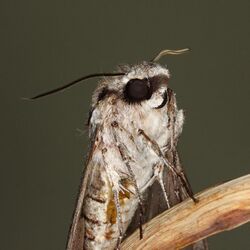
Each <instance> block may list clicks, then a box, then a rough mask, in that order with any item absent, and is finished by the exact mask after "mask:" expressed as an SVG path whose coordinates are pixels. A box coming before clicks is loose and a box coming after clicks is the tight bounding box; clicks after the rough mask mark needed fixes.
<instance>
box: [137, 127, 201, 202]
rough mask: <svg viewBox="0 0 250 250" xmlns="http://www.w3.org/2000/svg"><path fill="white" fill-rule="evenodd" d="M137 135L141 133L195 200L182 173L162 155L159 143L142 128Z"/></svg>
mask: <svg viewBox="0 0 250 250" xmlns="http://www.w3.org/2000/svg"><path fill="white" fill-rule="evenodd" d="M138 132H139V135H142V136H143V138H144V139H145V140H146V141H147V142H148V144H149V145H150V146H151V149H152V150H153V151H154V152H155V154H156V155H157V156H158V157H159V159H160V160H161V162H162V163H163V164H164V165H165V166H166V167H168V168H169V169H170V170H171V171H172V172H173V173H174V174H175V175H177V176H178V177H179V179H180V181H181V183H182V185H183V186H184V188H185V190H186V192H187V194H188V196H189V197H190V198H191V199H192V200H193V201H194V202H197V200H196V199H195V198H194V195H193V193H192V191H191V190H190V189H189V185H188V183H187V182H186V180H185V179H184V177H183V173H181V172H179V171H178V169H176V168H175V167H174V166H173V165H172V164H171V163H170V162H169V161H168V160H167V159H166V157H165V156H164V154H163V153H162V151H161V149H160V147H159V145H158V144H157V142H155V141H154V140H152V139H151V138H150V137H149V136H148V135H147V134H146V133H145V132H144V131H143V130H142V129H139V130H138Z"/></svg>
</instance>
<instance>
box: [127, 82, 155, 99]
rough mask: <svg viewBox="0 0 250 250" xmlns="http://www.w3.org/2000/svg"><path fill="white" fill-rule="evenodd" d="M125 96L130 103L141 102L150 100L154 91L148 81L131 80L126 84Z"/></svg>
mask: <svg viewBox="0 0 250 250" xmlns="http://www.w3.org/2000/svg"><path fill="white" fill-rule="evenodd" d="M124 95H125V99H127V100H128V101H129V102H140V101H143V100H147V99H149V98H150V97H151V95H152V91H151V88H150V86H149V82H148V81H147V79H143V80H141V79H131V80H130V81H128V83H127V84H126V87H125V91H124Z"/></svg>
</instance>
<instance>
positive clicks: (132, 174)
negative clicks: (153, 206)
mask: <svg viewBox="0 0 250 250" xmlns="http://www.w3.org/2000/svg"><path fill="white" fill-rule="evenodd" d="M124 147H125V145H123V144H119V145H118V149H119V152H120V155H121V157H122V160H123V161H124V162H125V165H126V167H127V169H128V172H129V174H130V178H131V180H132V181H133V183H134V186H135V192H136V194H137V196H138V201H139V209H140V213H139V228H140V239H142V238H143V230H142V225H143V214H144V211H143V201H142V197H141V193H140V190H139V188H138V185H137V182H136V179H135V175H134V172H133V170H132V168H131V166H130V164H129V158H128V157H126V155H125V153H124V152H126V151H125V149H124Z"/></svg>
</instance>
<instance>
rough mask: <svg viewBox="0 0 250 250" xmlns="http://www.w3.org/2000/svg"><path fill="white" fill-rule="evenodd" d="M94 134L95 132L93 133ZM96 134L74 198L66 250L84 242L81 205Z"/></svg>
mask: <svg viewBox="0 0 250 250" xmlns="http://www.w3.org/2000/svg"><path fill="white" fill-rule="evenodd" d="M95 135H96V133H95ZM95 139H96V136H94V139H93V140H92V142H91V147H90V151H89V156H88V159H87V163H86V167H85V168H84V170H83V174H82V179H81V184H80V188H79V191H78V196H77V200H76V205H75V210H74V213H73V218H72V223H71V226H70V230H69V234H68V241H67V248H66V249H67V250H83V242H84V217H83V216H82V206H83V199H84V196H85V192H86V188H87V185H88V182H89V177H90V176H91V172H92V171H93V168H92V165H91V164H90V162H91V159H92V155H93V153H94V151H95V148H96V141H95Z"/></svg>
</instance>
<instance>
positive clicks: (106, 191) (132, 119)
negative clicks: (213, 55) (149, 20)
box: [31, 49, 207, 250]
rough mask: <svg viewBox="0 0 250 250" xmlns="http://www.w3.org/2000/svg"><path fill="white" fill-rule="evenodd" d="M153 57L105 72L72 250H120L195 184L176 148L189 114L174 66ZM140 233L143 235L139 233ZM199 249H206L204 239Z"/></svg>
mask: <svg viewBox="0 0 250 250" xmlns="http://www.w3.org/2000/svg"><path fill="white" fill-rule="evenodd" d="M186 51H187V49H184V50H165V51H162V52H160V53H159V54H158V55H157V57H155V58H154V59H153V60H151V61H148V62H142V63H140V64H136V65H132V66H127V65H126V66H121V67H120V68H119V72H118V73H110V74H109V73H108V74H94V75H88V76H86V77H83V78H80V79H77V80H76V81H73V82H71V83H69V84H67V85H66V86H63V87H60V88H57V89H55V90H52V91H49V92H46V93H43V94H40V95H37V96H35V97H33V98H31V99H37V98H40V97H42V96H45V95H48V94H51V93H54V92H57V91H59V90H62V89H64V88H66V87H69V86H72V85H73V84H76V83H78V82H79V81H81V80H85V79H87V78H91V77H99V76H103V79H102V80H101V81H100V83H99V85H98V87H97V89H96V90H95V92H94V94H93V97H92V105H91V111H90V115H89V119H88V127H89V135H90V140H91V146H90V150H89V156H88V160H87V163H86V166H85V169H84V173H83V177H82V181H81V185H80V190H79V194H78V199H77V202H76V208H75V212H74V215H73V220H72V225H71V229H70V232H69V238H68V242H67V249H68V250H82V249H115V248H119V247H120V244H121V241H122V239H123V238H124V237H126V235H129V234H130V233H131V232H133V231H134V230H135V229H136V228H137V227H140V238H143V232H142V223H144V222H147V221H148V220H150V219H151V218H153V217H154V216H156V215H157V214H159V213H160V212H162V211H164V210H165V209H168V208H170V207H171V206H174V205H175V204H177V203H179V202H181V201H183V200H184V199H186V198H187V197H190V198H192V199H193V200H194V201H195V199H194V197H193V193H192V189H191V187H190V184H189V182H188V179H187V177H186V175H185V173H184V170H183V168H182V166H181V164H180V159H179V156H178V153H177V142H178V137H179V136H180V134H181V132H182V127H183V123H184V114H183V111H182V110H178V108H177V104H176V98H175V93H174V92H173V90H172V89H170V87H169V79H170V73H169V70H168V69H167V68H166V67H164V66H162V65H160V64H158V63H156V61H158V60H159V58H160V57H161V56H162V55H165V54H181V53H183V52H186ZM138 237H139V236H138ZM193 247H194V248H193V249H207V245H206V242H205V241H201V242H197V243H195V244H194V246H193Z"/></svg>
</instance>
